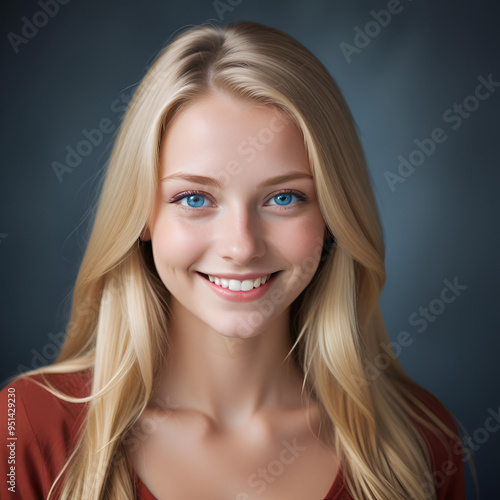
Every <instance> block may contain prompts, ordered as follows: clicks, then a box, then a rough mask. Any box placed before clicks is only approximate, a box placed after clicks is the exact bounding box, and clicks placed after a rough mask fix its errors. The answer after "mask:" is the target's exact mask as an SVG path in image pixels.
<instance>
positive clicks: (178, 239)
mask: <svg viewBox="0 0 500 500" xmlns="http://www.w3.org/2000/svg"><path fill="white" fill-rule="evenodd" d="M205 241H206V238H205V235H204V234H202V232H200V228H196V229H195V228H192V227H190V226H189V224H188V225H186V224H185V222H184V223H182V224H181V223H180V222H179V221H176V220H175V219H173V220H166V221H161V220H160V221H158V223H157V224H156V225H155V227H154V229H153V231H152V232H151V244H152V247H153V256H154V261H155V265H156V268H157V269H158V272H159V274H160V276H161V277H162V278H163V275H164V274H165V273H170V272H175V271H176V270H179V271H185V270H186V269H188V268H189V267H190V266H191V265H192V264H193V263H194V262H195V261H196V260H197V259H198V257H199V256H200V254H201V253H202V252H203V250H204V242H205Z"/></svg>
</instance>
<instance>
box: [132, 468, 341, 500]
mask: <svg viewBox="0 0 500 500" xmlns="http://www.w3.org/2000/svg"><path fill="white" fill-rule="evenodd" d="M132 473H133V475H134V480H135V484H136V487H137V496H138V498H139V500H156V497H155V496H154V495H153V494H152V493H151V492H150V491H149V490H148V488H147V487H146V485H145V484H144V483H143V482H142V480H141V478H140V477H139V476H138V475H137V473H136V472H135V470H132ZM343 493H345V491H344V479H343V477H342V471H341V469H340V468H339V470H338V472H337V475H336V476H335V479H334V481H333V484H332V486H331V488H330V489H329V490H328V493H327V494H326V496H325V498H324V499H321V500H341V495H342V494H343ZM318 500H319V499H318Z"/></svg>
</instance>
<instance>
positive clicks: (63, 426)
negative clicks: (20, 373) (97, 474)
mask: <svg viewBox="0 0 500 500" xmlns="http://www.w3.org/2000/svg"><path fill="white" fill-rule="evenodd" d="M90 383H91V377H90V372H89V371H87V372H79V373H67V374H44V375H30V376H25V377H21V378H19V379H17V380H15V381H14V382H12V383H10V384H8V385H7V386H6V387H4V388H3V389H2V391H0V411H1V412H2V415H3V417H2V418H3V419H4V425H2V426H1V428H0V437H1V438H2V443H7V444H8V445H9V446H8V447H5V446H2V452H1V453H0V455H3V454H7V455H6V456H5V457H4V456H2V457H1V463H0V469H1V472H2V473H3V474H9V473H10V474H11V476H12V477H13V478H14V483H15V486H14V488H15V490H14V491H15V492H16V493H18V494H19V495H20V497H22V498H26V499H30V498H39V497H40V496H41V495H43V496H44V497H45V496H46V495H47V493H48V491H49V489H50V486H51V484H52V482H53V481H54V480H55V478H56V477H57V475H58V474H59V472H60V471H61V469H62V467H63V466H64V464H65V462H66V460H67V458H68V457H69V455H70V453H71V451H72V450H73V448H74V446H75V444H76V442H77V438H78V436H79V431H80V428H81V425H82V423H83V421H84V417H85V408H86V405H85V404H84V403H73V402H68V401H64V400H63V399H61V398H59V397H58V396H56V395H54V394H52V393H51V392H50V391H49V390H47V389H46V388H45V386H47V385H49V384H50V385H51V386H52V387H53V388H54V389H55V390H57V391H60V392H62V393H64V394H65V395H67V396H70V397H76V398H82V397H85V396H87V395H88V394H89V392H90ZM3 488H4V485H2V487H1V489H3ZM11 491H12V490H11ZM1 496H2V494H0V497H1Z"/></svg>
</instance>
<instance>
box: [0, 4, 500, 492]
mask: <svg viewBox="0 0 500 500" xmlns="http://www.w3.org/2000/svg"><path fill="white" fill-rule="evenodd" d="M223 3H226V4H227V5H228V6H230V3H229V1H228V0H223ZM232 3H233V4H235V5H234V7H231V8H232V11H230V10H226V11H225V12H224V13H223V15H221V16H220V15H219V13H218V12H217V10H216V9H215V7H214V4H213V2H212V1H200V0H198V1H195V0H186V1H183V2H180V1H177V2H167V1H165V2H160V1H139V0H137V1H128V2H125V1H117V0H113V1H97V0H90V1H89V0H86V1H83V0H72V1H69V2H68V3H67V4H66V5H61V6H60V7H59V12H58V13H57V14H56V15H54V16H53V17H51V18H48V21H47V22H46V24H45V26H42V27H40V28H38V33H36V34H35V35H34V36H32V38H31V39H27V41H28V43H26V44H21V45H19V47H18V48H17V49H18V52H17V53H16V51H15V50H14V48H13V46H12V43H11V42H10V41H9V38H8V34H9V33H15V34H17V35H21V34H22V26H23V23H24V21H23V19H22V18H23V16H25V17H26V18H27V19H28V20H29V21H32V20H33V18H34V17H35V16H36V15H37V12H40V11H41V10H42V9H41V6H40V5H39V4H37V3H36V2H34V1H32V2H21V1H16V2H14V1H12V0H11V1H8V2H2V6H1V12H2V15H1V21H0V25H1V30H0V34H1V35H2V37H3V41H2V43H1V51H2V79H1V94H0V106H1V131H2V134H1V141H2V153H3V154H2V158H3V165H2V175H1V196H0V200H1V201H0V202H1V217H0V265H1V269H2V271H1V287H0V293H1V307H2V309H1V314H0V328H1V332H2V341H3V348H2V352H1V373H0V379H2V380H3V379H4V378H6V377H7V376H10V375H12V374H15V373H17V372H18V371H19V370H24V369H27V368H32V367H37V366H41V364H43V363H48V362H51V361H52V360H53V359H54V358H55V356H56V353H57V348H58V346H59V344H60V339H61V336H62V334H60V333H59V332H62V331H63V330H64V325H65V323H66V321H67V314H68V309H69V300H68V297H70V294H71V289H72V286H73V283H74V280H75V277H76V273H77V270H78V266H79V262H80V259H81V257H82V254H83V250H84V248H85V241H86V238H87V235H88V230H89V224H88V221H89V216H91V207H92V204H93V202H94V201H95V196H96V188H97V185H98V181H99V177H100V174H101V170H102V168H103V167H104V165H105V163H106V159H107V156H108V153H109V149H110V146H111V144H112V140H113V134H112V133H107V134H104V139H103V141H102V143H101V144H99V145H96V146H94V147H93V148H92V152H91V153H90V154H89V155H88V156H87V157H85V158H83V159H82V161H81V163H80V164H79V165H78V166H77V167H75V168H74V169H73V171H72V172H70V173H65V174H64V175H63V176H62V181H61V182H60V181H59V180H58V178H57V177H56V175H55V173H54V171H53V168H52V163H53V162H60V163H65V157H66V154H67V151H66V147H67V146H70V147H72V148H76V146H77V145H78V143H79V142H80V141H81V140H83V139H85V137H84V134H83V133H82V130H84V129H86V130H91V129H94V128H96V127H97V126H98V125H99V123H100V122H101V120H103V119H109V120H110V121H111V122H112V123H113V124H114V125H115V126H117V125H118V124H119V121H120V117H121V114H122V109H123V104H122V103H121V99H123V100H125V101H126V100H127V98H128V97H129V96H130V95H131V94H132V92H133V90H134V88H135V85H136V84H137V82H138V81H139V80H140V79H141V77H142V76H143V74H144V72H145V69H146V67H147V65H148V64H149V63H150V62H151V60H152V58H153V57H154V56H155V54H156V53H157V52H158V51H159V50H160V49H161V47H162V46H163V45H164V44H165V43H167V42H168V40H169V39H171V37H172V36H173V35H174V34H175V33H176V32H178V31H179V30H181V29H182V28H184V27H186V26H188V25H192V24H199V23H201V22H203V21H206V20H209V19H212V20H218V21H221V20H222V21H223V22H231V21H235V20H240V19H246V20H253V21H258V22H262V23H265V24H269V25H271V26H274V27H277V28H280V29H282V30H284V31H286V32H288V33H290V34H291V35H292V36H294V37H295V38H297V39H298V40H299V41H301V42H302V43H303V44H304V45H306V46H307V47H308V48H309V49H310V50H312V52H313V53H315V54H316V55H317V56H318V57H319V58H320V60H321V61H322V62H323V63H324V64H325V65H326V66H327V68H328V69H329V70H330V72H331V73H332V75H333V76H334V77H335V79H336V80H337V82H338V84H339V86H340V88H341V90H342V91H343V93H344V95H345V97H346V99H347V101H348V103H349V105H350V107H351V109H352V112H353V115H354V117H355V120H356V122H357V125H358V127H359V131H360V135H361V138H362V142H363V145H364V148H365V152H366V156H367V160H368V164H369V168H370V171H371V175H372V179H373V183H374V188H375V191H376V195H377V199H378V202H379V206H380V211H381V216H382V220H383V224H384V228H385V240H386V245H387V259H386V263H387V275H388V279H387V284H386V287H385V289H384V292H383V296H382V308H383V312H384V315H385V318H386V323H387V327H388V330H389V333H390V336H391V338H392V339H393V340H397V338H398V334H400V332H402V331H406V332H408V334H409V335H410V338H411V340H412V343H411V345H409V346H406V347H402V348H401V349H400V351H401V352H400V353H399V359H400V361H401V363H402V364H403V366H404V367H405V369H406V370H407V371H408V373H409V374H410V375H411V376H412V377H413V378H415V379H416V380H417V381H418V382H419V383H421V384H422V385H424V386H425V387H426V388H428V389H430V390H431V391H432V392H433V393H434V394H436V395H437V396H438V397H439V398H440V399H441V400H442V401H443V402H444V403H445V404H446V405H447V406H448V408H449V409H450V411H451V412H452V413H453V414H454V415H455V416H456V417H457V418H458V419H459V420H460V421H461V422H462V423H463V424H464V425H465V427H466V428H467V429H468V431H469V432H470V433H471V435H472V436H473V438H472V439H473V444H474V447H475V448H477V452H476V454H475V462H476V466H477V469H478V478H479V485H480V490H481V493H482V498H484V499H491V498H499V497H498V491H500V480H499V474H498V473H499V471H500V459H499V451H500V450H499V444H500V432H499V431H495V430H486V429H485V425H486V424H487V423H488V424H490V423H491V420H487V419H488V417H489V416H490V412H493V413H495V412H497V413H498V412H499V411H500V409H499V407H500V390H499V378H500V377H499V370H498V366H499V363H498V356H499V347H500V342H499V339H498V332H499V329H498V314H497V311H498V307H496V305H497V304H498V302H499V293H498V278H499V273H498V263H497V258H498V248H499V237H498V225H499V224H498V210H495V208H498V207H496V206H494V205H496V204H495V203H494V201H495V193H498V185H499V180H500V179H499V174H498V171H499V161H498V160H499V147H498V146H499V139H500V137H499V133H498V129H499V126H498V117H499V111H500V88H497V89H496V90H495V91H494V92H492V93H491V95H490V97H489V98H488V99H486V100H484V101H480V103H479V108H478V109H477V110H475V111H473V112H471V113H470V116H469V117H468V118H466V119H465V118H464V119H463V121H462V123H461V126H460V127H458V128H457V129H456V130H453V129H452V125H454V124H456V122H450V123H448V122H446V121H444V120H443V114H444V113H445V112H446V110H447V109H449V108H451V107H452V106H453V105H454V103H462V102H463V100H464V99H465V98H466V97H467V96H469V95H472V94H473V93H474V90H475V88H476V86H477V85H478V83H479V82H478V77H480V76H483V77H484V78H486V79H488V75H490V74H492V77H491V78H492V79H493V80H494V81H496V82H499V81H500V64H499V57H500V29H499V20H500V16H499V7H498V6H497V4H496V3H495V2H494V1H489V2H485V1H476V2H472V1H467V2H458V1H454V2H451V1H447V2H436V1H431V0H413V1H411V0H401V1H400V5H401V6H402V11H401V12H400V13H399V14H397V15H393V17H392V19H391V21H390V23H389V24H388V25H387V26H385V27H382V28H381V29H380V32H379V33H378V34H377V35H376V36H373V37H372V38H370V39H369V40H370V43H369V44H368V45H367V46H366V47H364V48H362V49H361V50H360V51H359V53H354V54H352V58H351V61H350V62H348V61H347V59H346V57H344V55H343V53H342V50H341V48H340V44H341V43H342V42H345V43H349V44H351V45H353V43H354V35H355V28H356V27H359V28H360V29H361V30H364V28H365V25H366V24H367V23H368V22H369V21H371V20H373V17H372V15H371V13H370V11H371V10H372V9H374V10H376V11H380V10H381V9H386V8H387V5H388V1H387V0H377V1H373V2H368V1H357V2H353V1H347V0H343V1H329V2H327V1H326V0H323V1H321V0H312V1H311V0H309V1H305V0H301V1H299V0H295V1H284V0H280V1H275V2H266V1H263V0H254V1H253V0H242V1H239V0H232ZM236 4H238V5H236ZM221 18H222V19H221ZM36 20H37V21H38V22H39V23H42V24H43V22H44V20H43V16H41V17H40V16H38V17H36ZM370 28H371V29H375V28H376V26H375V27H374V26H373V24H372V25H371V26H370ZM370 28H369V29H370ZM371 33H372V34H373V33H374V32H373V31H372V32H371ZM469 103H472V101H469ZM453 114H456V113H454V112H453ZM437 127H440V128H442V129H443V130H444V131H445V132H446V134H447V139H446V141H445V142H443V143H442V144H437V145H436V148H435V151H434V152H433V154H431V155H430V156H428V157H425V161H424V162H423V164H422V165H420V166H418V167H416V168H415V171H414V172H413V173H412V174H411V175H410V176H409V177H407V178H406V180H405V182H403V183H398V184H396V186H395V190H394V191H392V190H391V189H390V188H389V185H388V183H387V181H386V179H385V178H384V173H385V172H387V171H392V172H395V173H396V172H397V166H398V156H399V155H403V156H404V157H405V158H408V156H409V154H410V152H411V151H412V150H414V149H415V148H416V145H415V143H414V141H415V140H416V139H420V140H422V139H424V138H427V137H429V136H430V134H431V132H432V130H433V129H435V128H437ZM455 279H456V280H457V281H458V283H459V284H460V285H464V286H466V287H467V288H466V289H465V290H462V292H461V294H460V295H459V296H457V297H456V300H455V301H454V302H453V303H450V304H446V305H445V308H444V310H441V309H440V304H439V302H436V301H435V299H439V298H440V294H441V290H442V289H443V288H444V287H445V283H444V280H449V281H450V282H453V281H454V280H455ZM433 300H434V301H435V302H434V303H433V304H434V306H433V307H434V308H438V309H437V310H438V311H439V312H440V314H438V315H436V316H435V319H434V320H433V321H428V324H427V325H426V327H425V328H423V326H424V325H423V323H418V324H417V325H416V326H415V325H412V324H411V322H410V317H411V315H412V314H413V313H414V312H417V314H419V313H418V309H419V307H427V306H428V305H429V303H430V302H431V301H433ZM435 310H436V309H435ZM418 330H421V331H418ZM499 419H500V417H499ZM489 428H490V429H493V427H492V426H491V425H489ZM467 481H468V491H469V493H471V492H472V491H473V489H472V488H471V479H470V474H468V477H467ZM473 497H474V496H473V495H471V496H470V498H473Z"/></svg>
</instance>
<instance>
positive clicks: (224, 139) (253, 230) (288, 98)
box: [2, 22, 465, 500]
mask: <svg viewBox="0 0 500 500" xmlns="http://www.w3.org/2000/svg"><path fill="white" fill-rule="evenodd" d="M384 279H385V273H384V248H383V239H382V231H381V227H380V223H379V219H378V215H377V208H376V204H375V200H374V196H373V193H372V190H371V186H370V181H369V176H368V173H367V169H366V166H365V161H364V158H363V153H362V150H361V146H360V143H359V140H358V138H357V135H356V131H355V128H354V125H353V121H352V118H351V116H350V113H349V110H348V108H347V106H346V104H345V102H344V100H343V98H342V96H341V94H340V92H339V90H338V88H337V86H336V84H335V83H334V81H333V79H332V77H331V76H330V75H329V73H328V72H327V70H326V69H325V68H324V66H323V65H322V64H321V63H320V62H319V61H318V60H317V59H316V58H315V57H314V56H313V55H312V54H311V53H310V52H309V51H308V50H307V49H305V48H304V47H303V46H302V45H301V44H299V43H298V42H297V41H295V40H294V39H293V38H291V37H290V36H288V35H286V34H284V33H282V32H280V31H278V30H276V29H273V28H270V27H266V26H263V25H260V24H256V23H251V22H238V23H234V24H231V25H228V26H222V27H216V26H212V25H202V26H199V27H195V28H192V29H189V30H187V31H185V32H184V33H183V34H181V35H180V36H178V37H177V38H176V39H175V40H174V41H173V42H172V43H170V44H169V45H168V46H167V47H166V48H165V49H164V50H163V51H162V53H161V54H160V55H159V57H158V58H157V59H156V61H155V63H154V64H153V65H152V67H151V68H150V70H149V71H148V73H147V74H146V76H145V77H144V79H143V81H142V83H141V85H140V86H139V88H138V89H137V91H136V93H135V95H134V98H133V100H132V102H131V103H130V106H129V109H128V111H127V113H126V115H125V117H124V120H123V124H122V126H121V129H120V133H119V135H118V138H117V140H116V144H115V147H114V150H113V153H112V156H111V159H110V162H109V166H108V169H107V173H106V177H105V182H104V185H103V188H102V193H101V198H100V202H99V208H98V211H97V213H96V217H95V221H94V226H93V231H92V234H91V237H90V240H89V243H88V247H87V251H86V253H85V256H84V259H83V262H82V265H81V269H80V273H79V275H78V279H77V282H76V286H75V290H74V295H73V308H72V314H71V318H70V324H69V326H68V331H67V336H66V339H65V343H64V345H63V347H62V349H61V352H60V354H59V357H58V359H57V360H56V362H55V363H54V364H52V365H50V366H47V367H44V368H41V369H38V370H35V371H33V372H30V373H29V374H24V376H22V377H19V378H18V379H17V380H16V381H14V382H12V383H10V385H8V386H7V387H6V388H5V389H4V390H3V391H2V405H3V406H4V409H3V410H2V411H4V412H5V413H4V414H9V415H10V417H11V418H10V420H9V422H8V424H9V426H5V425H4V426H2V433H5V432H6V430H7V435H4V441H3V442H4V443H8V445H9V446H10V448H9V447H5V446H3V448H2V449H3V450H4V451H7V457H5V459H4V460H3V461H2V467H4V469H3V470H2V472H3V474H6V475H7V477H8V480H10V481H11V483H10V484H9V482H8V483H7V491H5V485H2V488H3V489H4V492H3V493H2V498H3V497H4V493H6V496H5V498H9V497H8V496H7V493H8V492H9V491H11V492H12V491H13V490H14V491H15V494H17V495H20V496H19V497H18V498H23V499H32V498H33V499H34V498H41V497H43V498H47V497H48V498H62V499H95V500H97V499H108V498H109V499H129V498H142V499H148V500H151V499H153V498H158V499H176V500H179V499H182V500H184V499H186V500H192V499H193V500H194V499H198V498H204V499H205V500H222V499H223V500H226V499H227V500H255V499H267V500H283V499H287V500H305V499H307V500H322V499H343V500H346V499H362V498H367V499H407V498H413V499H424V498H426V499H427V498H434V499H436V498H439V499H445V498H446V499H454V500H457V499H458V500H460V499H462V498H465V497H464V485H463V463H462V462H463V458H464V457H463V453H462V447H461V445H460V440H459V438H458V436H457V430H456V427H455V425H454V423H453V420H452V418H451V417H450V415H449V414H448V413H447V411H446V410H445V409H444V408H443V406H442V405H441V404H440V403H439V402H438V401H437V400H436V399H435V398H434V397H433V396H432V395H430V394H429V393H428V392H426V391H425V390H424V389H422V388H420V387H419V386H418V385H417V384H415V383H414V382H412V381H411V380H410V379H409V378H408V377H407V375H406V374H405V373H404V372H403V370H402V369H401V367H400V365H399V364H398V362H397V360H396V356H395V355H394V354H393V353H391V354H390V355H389V354H388V352H389V351H388V350H387V346H388V345H390V344H389V339H388V336H387V333H386V330H385V328H384V324H383V320H382V317H381V314H380V310H379V306H378V299H379V295H380V292H381V289H382V286H383V283H384ZM381 361H383V362H381ZM373 367H377V369H376V370H374V369H373ZM14 410H15V411H14ZM13 416H15V420H13V418H12V417H13ZM12 443H14V444H12ZM12 450H14V451H13V452H12ZM12 453H13V455H12ZM9 457H10V458H12V457H13V459H14V464H13V465H10V464H8V459H9ZM11 467H14V469H11ZM9 474H10V475H9ZM3 477H5V475H4V476H3ZM12 478H14V479H12ZM9 487H10V488H13V489H10V490H9V489H8V488H9Z"/></svg>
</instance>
